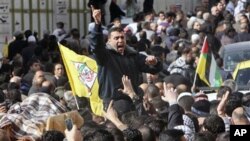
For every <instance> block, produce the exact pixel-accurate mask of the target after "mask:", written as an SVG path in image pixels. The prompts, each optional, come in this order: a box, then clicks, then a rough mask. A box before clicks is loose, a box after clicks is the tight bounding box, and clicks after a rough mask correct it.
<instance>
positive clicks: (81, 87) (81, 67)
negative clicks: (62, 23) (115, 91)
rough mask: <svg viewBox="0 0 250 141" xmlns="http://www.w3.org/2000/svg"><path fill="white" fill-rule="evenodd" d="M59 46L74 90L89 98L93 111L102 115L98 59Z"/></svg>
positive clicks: (78, 94)
mask: <svg viewBox="0 0 250 141" xmlns="http://www.w3.org/2000/svg"><path fill="white" fill-rule="evenodd" d="M59 48H60V52H61V56H62V59H63V63H64V66H65V69H66V73H67V76H68V78H69V83H70V86H71V89H72V92H73V93H74V94H75V95H77V96H79V97H87V98H89V100H90V106H91V109H92V112H93V113H95V114H96V115H99V116H101V115H102V110H103V103H102V100H101V99H100V97H99V94H98V91H99V83H98V80H97V64H96V61H95V60H93V59H91V58H89V57H87V56H84V55H78V54H76V53H75V52H74V51H72V50H70V49H68V48H67V47H65V46H63V45H61V44H59Z"/></svg>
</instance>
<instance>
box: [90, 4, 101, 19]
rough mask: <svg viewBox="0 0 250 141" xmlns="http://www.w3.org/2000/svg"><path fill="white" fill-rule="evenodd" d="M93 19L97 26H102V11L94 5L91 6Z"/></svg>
mask: <svg viewBox="0 0 250 141" xmlns="http://www.w3.org/2000/svg"><path fill="white" fill-rule="evenodd" d="M91 10H92V17H93V18H94V20H95V23H96V24H101V21H102V14H101V10H100V9H95V8H94V6H93V5H91Z"/></svg>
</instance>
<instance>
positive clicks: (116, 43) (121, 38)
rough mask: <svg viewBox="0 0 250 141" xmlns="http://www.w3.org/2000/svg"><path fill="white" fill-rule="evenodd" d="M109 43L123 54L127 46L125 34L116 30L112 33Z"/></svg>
mask: <svg viewBox="0 0 250 141" xmlns="http://www.w3.org/2000/svg"><path fill="white" fill-rule="evenodd" d="M108 43H109V44H110V45H111V46H112V47H113V48H114V49H115V50H116V51H117V52H119V53H120V54H122V55H123V53H124V50H125V47H126V39H125V34H124V33H123V32H118V31H114V32H112V33H111V34H110V37H109V39H108Z"/></svg>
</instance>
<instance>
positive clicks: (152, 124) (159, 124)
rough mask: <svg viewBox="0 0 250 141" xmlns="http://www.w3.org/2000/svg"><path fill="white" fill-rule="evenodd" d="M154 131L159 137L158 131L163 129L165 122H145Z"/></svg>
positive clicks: (156, 120)
mask: <svg viewBox="0 0 250 141" xmlns="http://www.w3.org/2000/svg"><path fill="white" fill-rule="evenodd" d="M147 125H148V126H149V127H150V128H151V129H152V130H153V131H154V133H155V135H156V137H159V135H160V133H161V132H162V131H163V130H164V128H165V125H166V123H165V122H164V121H163V120H158V119H155V120H152V121H150V122H149V123H148V124H147Z"/></svg>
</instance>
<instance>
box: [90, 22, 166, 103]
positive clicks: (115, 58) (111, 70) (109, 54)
mask: <svg viewBox="0 0 250 141" xmlns="http://www.w3.org/2000/svg"><path fill="white" fill-rule="evenodd" d="M90 41H91V48H92V49H93V53H94V58H95V60H96V62H97V64H98V81H99V96H100V97H101V98H102V99H104V100H105V99H107V100H110V99H114V98H117V97H118V96H119V94H117V89H119V88H122V87H123V85H122V80H121V79H122V76H123V75H127V76H128V77H129V78H130V79H131V82H132V85H133V87H134V89H135V91H136V92H137V88H138V85H139V84H140V83H141V82H140V79H139V75H140V74H141V72H150V73H153V74H155V73H158V72H159V71H160V70H161V69H162V64H161V62H160V61H158V63H157V64H156V65H155V66H148V65H146V64H145V59H146V56H144V55H142V54H139V53H137V52H136V51H134V50H133V49H132V48H131V47H127V48H126V49H125V52H124V55H121V54H119V53H118V52H116V51H115V50H114V49H112V47H110V46H109V45H105V42H104V39H103V34H102V31H101V26H100V25H96V27H95V32H92V33H91V36H90Z"/></svg>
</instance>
